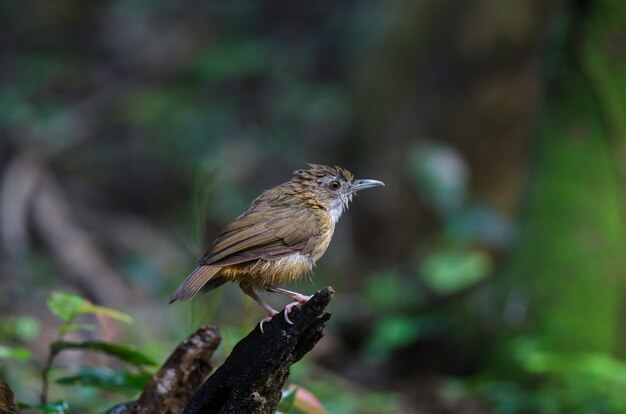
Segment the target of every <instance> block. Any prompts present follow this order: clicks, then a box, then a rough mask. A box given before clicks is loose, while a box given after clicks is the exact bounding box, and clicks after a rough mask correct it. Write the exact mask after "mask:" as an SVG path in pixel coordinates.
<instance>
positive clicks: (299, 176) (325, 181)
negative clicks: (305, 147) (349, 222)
mask: <svg viewBox="0 0 626 414" xmlns="http://www.w3.org/2000/svg"><path fill="white" fill-rule="evenodd" d="M309 166H310V167H311V168H309V169H308V170H297V171H294V176H293V178H292V180H291V182H292V183H294V184H295V185H299V186H301V187H302V189H303V194H306V195H307V196H308V197H312V198H313V199H314V201H315V202H316V203H317V204H318V205H320V206H322V207H323V208H324V209H325V210H326V211H327V212H328V213H329V214H330V216H331V217H332V219H333V221H335V222H336V221H337V220H339V217H341V213H343V211H344V210H345V209H346V208H347V206H348V204H349V203H350V201H351V200H352V196H353V195H354V194H355V193H356V192H357V191H360V190H364V189H366V188H373V187H378V186H384V185H385V184H384V183H383V182H382V181H377V180H369V179H354V176H353V175H352V173H351V172H350V171H348V170H346V169H345V168H341V167H338V166H335V167H329V166H326V165H317V164H309Z"/></svg>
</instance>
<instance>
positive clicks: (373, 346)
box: [366, 314, 421, 361]
mask: <svg viewBox="0 0 626 414" xmlns="http://www.w3.org/2000/svg"><path fill="white" fill-rule="evenodd" d="M420 332H421V324H420V321H419V320H418V319H416V318H415V317H410V316H404V315H398V314H391V315H386V316H383V317H381V318H379V319H378V320H377V321H376V324H375V325H374V331H373V333H372V336H371V339H370V341H369V343H368V344H367V349H366V352H367V354H368V356H369V357H370V358H371V359H372V360H374V361H382V360H384V359H385V358H387V356H388V355H389V352H390V351H391V350H393V349H396V348H400V347H402V346H405V345H408V344H410V343H412V342H413V341H414V340H415V339H416V338H417V337H418V336H419V334H420Z"/></svg>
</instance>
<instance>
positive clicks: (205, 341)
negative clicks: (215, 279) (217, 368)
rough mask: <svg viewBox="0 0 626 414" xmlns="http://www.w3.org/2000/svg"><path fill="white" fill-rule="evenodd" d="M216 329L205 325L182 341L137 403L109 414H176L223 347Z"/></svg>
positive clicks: (116, 408)
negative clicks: (217, 350) (219, 348)
mask: <svg viewBox="0 0 626 414" xmlns="http://www.w3.org/2000/svg"><path fill="white" fill-rule="evenodd" d="M220 340H221V338H220V334H219V331H218V329H217V326H215V325H205V326H203V327H201V328H200V329H198V330H197V331H196V332H195V333H194V334H193V335H191V336H190V337H188V338H187V339H185V340H184V341H182V342H181V343H180V344H179V345H178V347H176V349H175V350H174V352H173V353H172V354H171V355H170V357H169V358H168V359H167V361H165V364H163V366H162V367H161V369H160V370H159V372H157V373H156V374H155V376H154V377H153V378H152V380H150V383H149V384H148V386H147V387H146V389H145V390H144V391H143V392H142V393H141V396H140V397H139V399H138V400H137V401H131V402H127V403H123V404H119V405H117V406H115V407H113V408H111V409H110V410H109V411H107V413H106V414H148V413H163V414H170V413H171V414H177V413H180V412H181V410H182V409H183V408H184V407H185V404H186V403H187V401H189V398H191V396H192V395H193V394H194V392H195V391H196V390H197V389H198V387H199V386H200V384H202V381H204V379H205V378H206V376H207V375H209V373H210V372H211V370H212V369H213V367H212V366H211V358H212V357H213V352H215V350H216V349H217V346H218V345H219V343H220Z"/></svg>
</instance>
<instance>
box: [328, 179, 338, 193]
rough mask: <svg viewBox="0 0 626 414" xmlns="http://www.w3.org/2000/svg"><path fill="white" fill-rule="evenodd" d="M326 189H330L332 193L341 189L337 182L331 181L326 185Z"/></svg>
mask: <svg viewBox="0 0 626 414" xmlns="http://www.w3.org/2000/svg"><path fill="white" fill-rule="evenodd" d="M328 188H330V189H331V190H333V191H337V190H339V189H340V188H341V183H340V182H339V181H337V180H334V181H331V182H329V183H328Z"/></svg>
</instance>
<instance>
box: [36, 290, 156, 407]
mask: <svg viewBox="0 0 626 414" xmlns="http://www.w3.org/2000/svg"><path fill="white" fill-rule="evenodd" d="M48 308H49V309H50V311H51V312H52V313H53V314H54V315H56V316H58V317H59V318H61V319H62V320H63V321H64V322H63V323H62V324H61V325H60V326H59V327H58V328H57V332H58V336H57V338H56V340H55V341H54V342H52V343H51V344H50V347H49V354H48V358H47V359H46V362H45V364H44V367H43V369H42V372H41V405H39V406H35V407H31V408H34V409H39V410H41V411H44V412H65V411H58V410H60V409H61V408H59V407H60V406H64V405H63V404H65V405H67V404H66V403H63V402H62V403H61V404H60V405H59V404H56V405H55V404H52V405H50V404H48V389H49V382H50V373H51V371H52V368H53V366H54V362H55V359H56V358H57V357H58V355H59V354H60V353H61V352H63V351H65V350H83V351H97V352H101V353H104V354H106V355H109V356H112V357H115V358H117V359H119V360H120V361H123V362H125V363H127V364H128V365H131V366H133V367H135V368H136V369H137V370H138V371H137V372H131V371H127V370H123V371H112V370H109V369H103V368H89V367H82V368H81V369H80V370H79V371H78V373H75V374H74V375H70V376H66V377H62V378H59V379H57V380H56V383H57V384H59V385H62V386H75V385H81V386H88V387H95V388H98V389H103V390H109V391H118V392H123V393H126V394H128V393H130V394H133V393H135V392H137V391H139V390H141V389H143V388H144V387H145V385H146V384H147V382H148V380H149V379H150V377H151V375H150V373H148V372H146V371H145V370H144V367H146V366H154V365H156V362H155V361H154V360H152V359H151V358H150V357H148V356H146V355H145V354H143V353H142V352H140V351H137V350H135V349H133V348H130V347H128V346H125V345H120V344H113V343H109V342H104V341H83V342H70V341H66V340H65V336H66V335H67V334H68V333H69V332H72V331H77V330H93V329H94V328H95V326H94V325H92V324H84V323H74V321H75V319H76V318H77V317H78V316H80V315H85V314H90V315H94V316H96V317H106V318H110V319H113V320H117V321H120V322H124V323H128V324H130V323H132V322H133V319H132V318H131V317H130V316H129V315H126V314H124V313H122V312H120V311H118V310H115V309H111V308H107V307H104V306H98V305H95V304H93V303H91V302H90V301H89V300H87V299H85V298H83V297H81V296H78V295H75V294H73V293H68V292H60V291H56V292H52V293H51V294H50V296H49V298H48ZM49 407H53V408H50V409H52V410H55V409H56V410H57V411H46V410H48V409H49Z"/></svg>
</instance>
